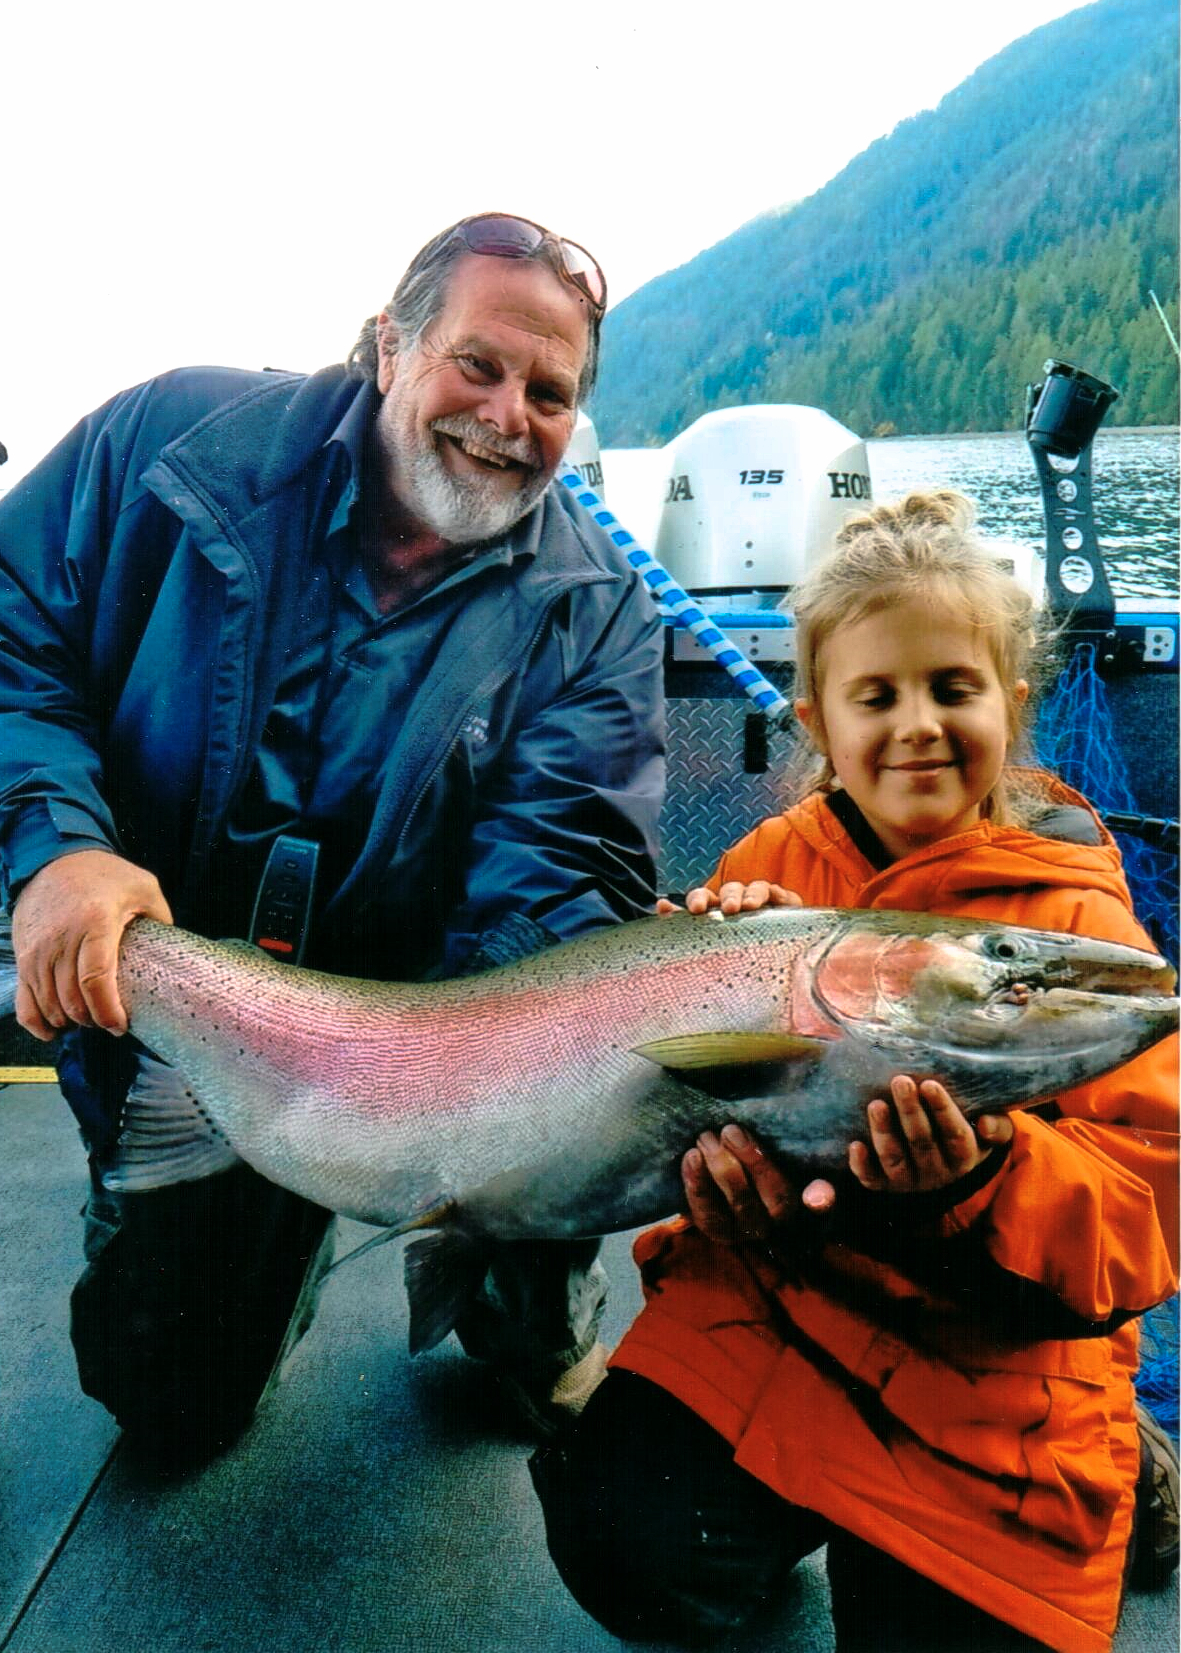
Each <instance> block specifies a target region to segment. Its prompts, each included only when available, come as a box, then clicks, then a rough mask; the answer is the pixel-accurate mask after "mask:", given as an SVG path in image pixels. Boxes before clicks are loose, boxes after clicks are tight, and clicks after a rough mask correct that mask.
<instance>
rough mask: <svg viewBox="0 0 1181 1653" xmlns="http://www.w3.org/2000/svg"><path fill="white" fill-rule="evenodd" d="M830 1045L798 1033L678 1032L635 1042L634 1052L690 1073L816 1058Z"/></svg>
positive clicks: (827, 1042) (665, 1065)
mask: <svg viewBox="0 0 1181 1653" xmlns="http://www.w3.org/2000/svg"><path fill="white" fill-rule="evenodd" d="M829 1048H830V1041H829V1040H827V1039H808V1038H805V1037H804V1036H802V1035H801V1034H798V1033H680V1034H676V1035H674V1036H673V1037H672V1038H671V1039H653V1040H651V1041H650V1042H649V1043H648V1044H644V1045H636V1046H635V1051H634V1053H635V1055H637V1056H646V1057H647V1059H648V1060H649V1061H650V1062H655V1063H656V1064H657V1066H659V1067H662V1068H674V1069H676V1070H678V1071H680V1072H687V1073H692V1072H693V1071H694V1070H695V1069H697V1068H726V1067H749V1066H751V1065H752V1064H753V1063H765V1062H775V1063H783V1062H798V1061H801V1060H810V1061H819V1060H820V1058H821V1057H822V1056H823V1055H824V1053H825V1052H826V1051H827V1050H828V1049H829Z"/></svg>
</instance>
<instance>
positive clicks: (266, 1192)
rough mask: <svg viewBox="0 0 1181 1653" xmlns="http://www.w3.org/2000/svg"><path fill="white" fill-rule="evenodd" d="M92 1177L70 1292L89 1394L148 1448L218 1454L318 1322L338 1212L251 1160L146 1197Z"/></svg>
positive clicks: (189, 1454)
mask: <svg viewBox="0 0 1181 1653" xmlns="http://www.w3.org/2000/svg"><path fill="white" fill-rule="evenodd" d="M95 1180H96V1184H97V1186H96V1188H95V1191H94V1193H93V1194H92V1196H91V1199H90V1203H89V1205H88V1207H87V1211H86V1232H85V1249H86V1257H87V1265H86V1269H85V1271H84V1272H83V1274H82V1276H81V1278H80V1279H79V1281H78V1283H77V1285H76V1286H75V1287H74V1291H73V1295H72V1297H71V1299H70V1335H71V1337H72V1339H73V1343H74V1353H75V1355H76V1357H77V1361H78V1376H79V1380H80V1381H81V1384H82V1388H83V1389H84V1390H85V1392H86V1393H87V1394H88V1395H92V1396H93V1397H94V1398H95V1399H96V1400H99V1401H101V1402H102V1404H103V1405H104V1406H105V1407H106V1408H107V1410H108V1411H109V1412H111V1413H112V1414H113V1415H114V1417H115V1418H116V1420H117V1421H118V1422H119V1423H120V1424H121V1425H122V1427H123V1428H124V1430H126V1431H127V1433H128V1434H129V1435H130V1436H132V1437H134V1438H136V1439H137V1440H138V1441H139V1442H140V1443H141V1444H142V1445H144V1446H145V1447H148V1448H151V1449H152V1450H154V1451H157V1452H159V1453H161V1454H162V1455H168V1456H176V1457H183V1458H190V1459H194V1460H197V1459H200V1458H203V1457H208V1456H209V1455H210V1454H211V1453H213V1452H216V1451H218V1450H220V1449H221V1448H222V1447H225V1446H227V1445H229V1443H230V1442H231V1441H232V1440H233V1439H234V1438H235V1437H236V1436H237V1435H238V1434H240V1433H241V1431H242V1429H244V1428H245V1426H246V1424H247V1423H248V1422H249V1420H250V1418H251V1416H252V1414H253V1412H254V1409H255V1406H256V1405H257V1404H258V1400H259V1397H260V1396H261V1395H262V1392H263V1390H264V1389H265V1387H266V1384H267V1380H268V1378H269V1377H270V1375H271V1372H272V1371H273V1369H274V1367H275V1363H276V1361H277V1359H278V1358H279V1356H280V1354H281V1353H282V1352H283V1351H284V1346H285V1340H287V1343H288V1346H290V1344H292V1343H294V1342H295V1341H296V1339H297V1337H298V1336H299V1335H300V1334H302V1332H303V1331H304V1330H306V1328H307V1326H308V1325H309V1324H310V1322H311V1318H312V1314H313V1312H314V1309H315V1296H316V1292H315V1287H316V1285H317V1283H318V1278H319V1276H320V1275H321V1274H322V1273H323V1271H324V1270H325V1269H326V1268H327V1266H328V1263H329V1262H330V1260H331V1252H332V1245H333V1232H332V1229H333V1226H334V1225H333V1219H332V1216H331V1213H330V1212H328V1211H325V1210H323V1209H322V1208H321V1207H320V1206H318V1205H312V1204H310V1203H309V1202H308V1201H307V1200H304V1199H301V1198H299V1196H298V1195H296V1194H290V1193H288V1192H287V1191H286V1189H283V1188H277V1187H276V1186H275V1185H274V1184H273V1183H270V1182H267V1181H265V1180H264V1179H263V1178H262V1177H260V1176H259V1175H258V1174H257V1173H256V1172H254V1171H252V1170H250V1168H249V1167H248V1166H246V1165H238V1166H235V1167H234V1168H233V1169H232V1170H228V1171H222V1172H219V1173H218V1174H217V1175H215V1176H210V1177H204V1178H202V1179H201V1180H200V1181H199V1182H186V1183H179V1184H177V1185H175V1186H173V1187H167V1188H159V1189H154V1190H152V1191H151V1192H149V1193H141V1194H124V1195H118V1196H116V1195H112V1194H109V1193H107V1192H106V1191H105V1190H104V1189H103V1188H102V1187H101V1183H99V1182H98V1178H97V1175H96V1179H95ZM297 1310H298V1313H297ZM289 1333H290V1336H289Z"/></svg>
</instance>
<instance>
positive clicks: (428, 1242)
mask: <svg viewBox="0 0 1181 1653" xmlns="http://www.w3.org/2000/svg"><path fill="white" fill-rule="evenodd" d="M405 1269H406V1295H407V1297H408V1298H409V1300H410V1353H411V1354H412V1355H416V1354H418V1353H419V1352H420V1351H421V1350H423V1349H433V1348H434V1347H435V1344H436V1343H441V1342H442V1341H443V1339H444V1338H445V1337H446V1336H447V1333H448V1332H449V1331H450V1330H451V1329H452V1327H453V1326H454V1325H455V1322H456V1321H457V1320H458V1319H459V1317H460V1315H461V1314H462V1313H463V1311H464V1309H465V1308H466V1307H467V1305H468V1304H469V1303H470V1302H471V1300H472V1298H473V1297H474V1296H475V1295H476V1293H477V1292H478V1291H479V1289H480V1287H481V1286H482V1285H483V1283H484V1276H485V1274H486V1273H487V1271H488V1253H487V1251H486V1250H485V1248H484V1247H483V1246H482V1245H480V1244H478V1243H477V1242H476V1241H475V1240H471V1239H469V1238H468V1237H467V1236H466V1235H465V1234H458V1233H456V1232H455V1231H454V1230H453V1229H450V1230H443V1231H442V1232H441V1233H435V1234H425V1235H424V1236H423V1238H422V1239H421V1240H414V1241H412V1242H411V1244H410V1245H408V1246H407V1247H406V1257H405Z"/></svg>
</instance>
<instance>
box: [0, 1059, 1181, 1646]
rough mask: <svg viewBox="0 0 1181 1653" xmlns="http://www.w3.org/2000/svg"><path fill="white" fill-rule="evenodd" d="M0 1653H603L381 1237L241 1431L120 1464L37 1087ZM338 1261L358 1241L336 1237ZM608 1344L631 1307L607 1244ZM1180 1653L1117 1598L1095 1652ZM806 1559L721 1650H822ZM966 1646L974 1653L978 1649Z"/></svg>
mask: <svg viewBox="0 0 1181 1653" xmlns="http://www.w3.org/2000/svg"><path fill="white" fill-rule="evenodd" d="M0 1166H3V1189H4V1195H3V1199H2V1201H0V1246H2V1248H3V1251H2V1254H3V1257H4V1267H3V1272H2V1274H0V1304H2V1306H3V1320H2V1322H0V1326H2V1332H0V1395H2V1400H0V1425H2V1427H0V1649H11V1650H12V1653H171V1650H173V1649H175V1650H177V1653H240V1650H244V1649H250V1650H255V1649H259V1650H270V1649H279V1648H281V1649H283V1650H284V1653H401V1650H403V1649H405V1650H411V1649H413V1653H468V1650H471V1653H501V1650H503V1653H519V1650H520V1649H522V1648H528V1649H530V1650H531V1653H548V1650H551V1649H552V1650H554V1653H558V1650H561V1653H606V1650H609V1649H613V1648H614V1649H618V1648H619V1647H620V1646H621V1645H622V1644H621V1643H619V1642H618V1641H617V1640H616V1639H615V1638H614V1637H612V1636H609V1635H608V1634H607V1633H606V1632H605V1631H603V1630H601V1629H599V1627H598V1626H597V1625H596V1624H594V1622H593V1621H592V1620H590V1619H589V1618H588V1617H587V1616H586V1615H585V1614H584V1613H582V1611H581V1610H580V1609H579V1608H578V1607H577V1605H576V1604H575V1603H574V1602H573V1600H572V1599H571V1598H570V1597H569V1596H568V1595H567V1594H566V1592H565V1590H564V1588H563V1586H562V1584H561V1583H560V1581H559V1579H558V1578H557V1575H556V1574H555V1572H554V1571H553V1568H552V1566H551V1564H550V1561H549V1557H548V1555H547V1553H546V1549H545V1544H544V1541H543V1536H542V1526H541V1520H540V1514H539V1511H538V1508H537V1505H536V1503H535V1501H534V1498H533V1495H532V1491H531V1489H530V1484H529V1478H528V1472H527V1468H526V1460H527V1457H528V1453H529V1442H528V1441H527V1439H525V1438H524V1436H523V1435H522V1434H521V1433H520V1432H519V1430H516V1429H514V1427H513V1425H512V1424H511V1423H510V1422H508V1421H507V1420H506V1418H505V1416H504V1414H503V1413H502V1411H501V1410H500V1408H499V1406H498V1404H497V1396H496V1394H495V1392H494V1391H493V1390H491V1389H490V1387H489V1385H488V1382H487V1379H486V1377H485V1375H484V1374H483V1372H482V1370H481V1369H480V1368H479V1367H477V1366H476V1365H474V1364H473V1363H471V1362H469V1361H467V1360H465V1359H464V1358H463V1357H462V1356H461V1355H460V1354H459V1352H458V1350H457V1349H456V1348H455V1347H454V1345H447V1346H444V1347H443V1348H442V1349H438V1350H434V1351H432V1352H431V1353H429V1354H427V1355H423V1356H420V1357H419V1358H418V1359H416V1360H415V1361H414V1362H411V1361H410V1360H409V1358H408V1356H407V1354H406V1352H405V1349H406V1312H405V1299H404V1294H403V1290H402V1282H401V1260H400V1253H401V1242H395V1243H393V1244H391V1245H388V1246H383V1247H378V1248H376V1249H375V1250H374V1251H372V1252H371V1253H369V1254H367V1255H366V1256H365V1257H363V1258H360V1259H358V1260H357V1261H356V1262H355V1263H351V1264H350V1265H349V1266H348V1268H346V1269H342V1270H341V1271H340V1273H339V1274H337V1275H336V1276H334V1278H333V1280H332V1281H331V1282H330V1283H329V1285H328V1287H327V1289H326V1290H325V1293H324V1296H323V1299H322V1302H321V1307H320V1312H319V1315H318V1317H317V1319H316V1322H315V1324H314V1326H313V1327H312V1330H311V1331H310V1332H309V1334H308V1335H307V1337H306V1338H305V1339H304V1341H303V1343H302V1344H300V1346H299V1347H298V1348H297V1349H296V1351H295V1353H294V1354H293V1356H292V1357H291V1360H290V1363H289V1365H288V1368H287V1371H286V1373H285V1375H284V1378H283V1381H282V1382H281V1384H280V1385H279V1386H278V1387H277V1388H276V1389H275V1390H274V1391H273V1392H272V1394H271V1396H270V1397H269V1398H268V1400H267V1401H266V1402H265V1404H264V1406H263V1407H262V1409H261V1410H260V1412H259V1414H258V1416H257V1418H256V1420H255V1422H254V1425H253V1426H252V1428H251V1429H250V1430H249V1431H248V1433H247V1434H246V1435H245V1436H244V1437H243V1439H242V1440H241V1441H240V1442H239V1443H238V1444H237V1445H236V1446H235V1447H234V1448H233V1449H232V1450H231V1451H230V1452H228V1453H227V1454H226V1455H225V1456H224V1457H222V1458H220V1459H219V1460H217V1461H216V1462H214V1463H212V1464H210V1465H209V1466H208V1467H206V1468H204V1469H203V1470H200V1471H198V1472H196V1473H194V1474H191V1475H189V1476H188V1477H187V1478H184V1479H175V1480H168V1479H166V1478H161V1477H160V1476H158V1475H152V1474H150V1473H148V1472H147V1471H145V1470H144V1469H143V1468H142V1466H140V1467H137V1465H136V1464H135V1463H134V1461H132V1460H131V1459H130V1458H129V1457H128V1456H127V1455H126V1454H124V1453H123V1452H122V1450H121V1448H120V1442H119V1434H118V1430H117V1429H116V1428H115V1426H114V1424H113V1423H112V1422H111V1420H110V1419H109V1418H108V1416H107V1414H106V1413H105V1412H104V1411H103V1410H102V1408H101V1407H99V1406H98V1405H97V1404H96V1403H94V1402H93V1401H90V1400H88V1399H87V1398H86V1397H85V1396H84V1395H82V1394H81V1392H80V1391H79V1389H78V1387H77V1383H76V1379H75V1374H74V1368H73V1361H72V1357H71V1352H70V1346H69V1341H68V1336H67V1330H66V1317H67V1303H68V1297H69V1291H70V1287H71V1285H72V1283H73V1280H74V1277H75V1275H76V1274H77V1272H78V1266H79V1264H78V1248H79V1242H80V1223H79V1218H78V1210H79V1205H80V1203H81V1190H82V1187H83V1183H84V1162H83V1157H82V1150H81V1147H80V1145H79V1142H78V1139H77V1136H76V1133H75V1131H74V1129H73V1126H72V1123H71V1121H70V1118H69V1115H68V1112H67V1110H66V1107H65V1104H64V1103H63V1102H62V1100H61V1097H60V1095H59V1093H58V1091H57V1090H56V1088H55V1087H54V1086H52V1085H48V1084H12V1085H9V1086H7V1087H6V1088H4V1089H0ZM342 1227H343V1231H344V1232H343V1234H342V1248H345V1247H347V1248H351V1247H352V1246H353V1245H355V1244H356V1243H357V1242H358V1241H359V1240H360V1239H362V1238H364V1237H366V1236H367V1235H368V1234H369V1233H371V1232H372V1231H371V1230H368V1229H363V1228H361V1227H360V1226H359V1225H357V1224H344V1225H342ZM606 1260H607V1266H608V1269H609V1271H610V1273H611V1278H612V1297H611V1304H610V1308H609V1317H608V1325H607V1328H606V1330H607V1334H608V1336H609V1337H610V1336H618V1335H619V1333H620V1332H621V1331H622V1330H623V1328H624V1326H625V1325H626V1324H627V1321H628V1319H629V1318H630V1316H631V1315H632V1314H633V1313H634V1311H635V1309H636V1306H637V1304H638V1301H639V1298H638V1290H637V1287H636V1284H635V1276H634V1270H633V1268H632V1266H631V1262H630V1258H629V1254H628V1239H627V1237H626V1236H615V1237H613V1238H612V1239H611V1240H610V1241H609V1242H608V1244H607V1248H606ZM1177 1645H1178V1624H1177V1595H1176V1591H1175V1590H1174V1589H1172V1588H1170V1589H1168V1590H1166V1591H1164V1592H1162V1593H1159V1594H1156V1595H1133V1596H1131V1597H1130V1598H1129V1600H1128V1603H1127V1606H1126V1607H1125V1612H1124V1619H1123V1622H1122V1624H1121V1627H1120V1631H1119V1635H1118V1638H1117V1642H1116V1647H1117V1649H1118V1653H1161V1650H1162V1649H1173V1648H1176V1647H1177ZM831 1647H832V1634H831V1628H830V1625H829V1620H828V1608H827V1587H826V1584H825V1582H824V1570H823V1560H822V1558H821V1557H813V1558H812V1559H811V1560H810V1561H809V1562H808V1563H807V1564H805V1566H803V1567H802V1568H799V1569H797V1571H796V1573H795V1574H794V1575H793V1577H792V1580H791V1582H790V1584H789V1586H788V1588H787V1590H786V1591H785V1594H784V1598H783V1600H782V1602H781V1603H780V1604H779V1605H778V1607H777V1609H776V1612H775V1615H774V1617H773V1618H772V1619H771V1620H766V1619H765V1620H763V1621H762V1622H761V1623H759V1624H758V1625H755V1626H751V1627H750V1628H749V1629H748V1630H747V1631H746V1632H744V1633H743V1635H742V1636H735V1637H734V1638H732V1639H731V1640H730V1641H728V1642H725V1643H723V1644H722V1653H756V1650H757V1653H763V1650H767V1653H770V1650H773V1649H789V1648H790V1649H792V1650H793V1653H826V1650H828V1649H831ZM980 1653H987V1649H984V1648H982V1649H981V1650H980Z"/></svg>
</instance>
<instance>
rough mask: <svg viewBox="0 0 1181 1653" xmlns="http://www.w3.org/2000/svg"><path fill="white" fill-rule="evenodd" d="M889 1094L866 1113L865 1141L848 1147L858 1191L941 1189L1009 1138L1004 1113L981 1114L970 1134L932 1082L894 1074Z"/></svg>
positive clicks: (1010, 1124) (1010, 1127)
mask: <svg viewBox="0 0 1181 1653" xmlns="http://www.w3.org/2000/svg"><path fill="white" fill-rule="evenodd" d="M890 1095H891V1101H890V1102H885V1101H882V1100H880V1099H879V1100H877V1101H874V1102H871V1103H870V1104H869V1107H868V1109H867V1110H866V1112H867V1115H868V1119H869V1137H870V1140H869V1142H868V1143H865V1142H854V1143H851V1144H850V1147H849V1169H850V1170H851V1171H852V1173H853V1175H854V1176H855V1177H856V1178H857V1181H858V1182H859V1183H860V1184H861V1186H862V1187H863V1188H869V1189H872V1190H875V1191H886V1192H889V1193H892V1194H914V1193H922V1192H925V1191H926V1190H928V1189H932V1188H946V1187H947V1186H948V1184H949V1183H953V1182H955V1181H957V1180H958V1179H959V1178H960V1177H963V1176H966V1175H967V1174H968V1172H969V1171H974V1170H975V1169H976V1167H977V1166H978V1165H979V1164H980V1162H981V1161H982V1160H983V1159H985V1158H986V1157H987V1155H988V1154H989V1153H991V1152H992V1150H993V1148H995V1147H996V1146H998V1145H999V1144H1000V1143H1005V1142H1010V1141H1011V1140H1012V1137H1013V1121H1012V1120H1011V1119H1009V1118H1007V1117H1006V1116H1005V1115H1003V1114H985V1115H983V1116H982V1117H981V1118H980V1119H978V1120H977V1121H976V1130H973V1129H972V1127H971V1125H969V1124H968V1121H967V1120H966V1119H965V1118H964V1116H963V1114H962V1113H961V1112H960V1110H959V1108H958V1107H957V1106H956V1104H955V1103H954V1102H953V1101H952V1099H951V1097H950V1096H949V1095H948V1093H947V1091H946V1090H944V1088H943V1086H942V1085H941V1084H939V1082H938V1081H937V1080H935V1079H924V1080H923V1082H922V1083H921V1084H916V1083H915V1081H914V1080H913V1079H910V1078H908V1077H906V1076H905V1075H899V1077H898V1078H896V1079H891V1081H890ZM977 1132H979V1136H978V1135H977ZM981 1138H983V1140H981Z"/></svg>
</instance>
